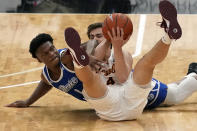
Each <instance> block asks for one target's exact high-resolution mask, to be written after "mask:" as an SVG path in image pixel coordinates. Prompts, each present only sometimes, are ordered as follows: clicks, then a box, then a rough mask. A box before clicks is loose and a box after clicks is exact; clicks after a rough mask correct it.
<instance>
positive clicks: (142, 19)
mask: <svg viewBox="0 0 197 131" xmlns="http://www.w3.org/2000/svg"><path fill="white" fill-rule="evenodd" d="M145 26H146V15H145V14H142V15H140V23H139V28H138V35H137V43H136V49H135V53H134V54H133V55H132V56H133V57H136V56H138V55H140V54H141V51H142V43H143V38H144V30H145Z"/></svg>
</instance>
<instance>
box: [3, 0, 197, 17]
mask: <svg viewBox="0 0 197 131" xmlns="http://www.w3.org/2000/svg"><path fill="white" fill-rule="evenodd" d="M159 1H160V0H0V12H10V13H13V12H14V13H94V14H95V13H99V14H100V13H113V12H119V13H131V14H155V13H159V12H158V3H159ZM170 1H171V2H172V3H173V4H174V5H175V6H176V8H177V10H178V13H181V14H196V13H197V0H170Z"/></svg>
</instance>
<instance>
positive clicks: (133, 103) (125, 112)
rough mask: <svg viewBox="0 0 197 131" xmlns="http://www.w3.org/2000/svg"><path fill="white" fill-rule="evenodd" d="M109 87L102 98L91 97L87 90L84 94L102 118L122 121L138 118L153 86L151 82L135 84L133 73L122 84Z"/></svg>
mask: <svg viewBox="0 0 197 131" xmlns="http://www.w3.org/2000/svg"><path fill="white" fill-rule="evenodd" d="M107 88H108V89H107V91H106V94H105V95H104V96H103V97H101V98H91V97H89V96H88V95H87V93H86V92H85V90H83V95H84V97H85V99H86V100H87V102H88V103H90V105H91V106H92V107H93V108H94V109H95V110H96V113H97V115H98V116H99V117H100V118H101V119H105V120H109V121H121V120H133V119H137V118H138V117H139V116H140V115H141V114H142V112H143V109H144V107H145V105H146V103H147V97H148V94H149V92H150V91H151V89H152V86H151V82H150V83H149V84H147V85H145V86H139V85H137V84H135V83H134V81H133V79H132V73H131V74H130V75H129V77H128V80H127V81H126V82H125V83H123V84H122V85H112V86H107Z"/></svg>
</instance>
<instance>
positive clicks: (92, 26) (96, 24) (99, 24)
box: [87, 22, 103, 39]
mask: <svg viewBox="0 0 197 131" xmlns="http://www.w3.org/2000/svg"><path fill="white" fill-rule="evenodd" d="M102 25H103V23H102V22H98V23H93V24H91V25H89V26H88V31H87V35H88V38H89V39H90V32H91V31H92V30H94V29H96V28H100V27H102Z"/></svg>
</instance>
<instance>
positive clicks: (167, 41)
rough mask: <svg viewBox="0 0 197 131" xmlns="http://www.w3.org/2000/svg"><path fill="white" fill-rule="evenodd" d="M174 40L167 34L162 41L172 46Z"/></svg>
mask: <svg viewBox="0 0 197 131" xmlns="http://www.w3.org/2000/svg"><path fill="white" fill-rule="evenodd" d="M172 40H173V39H170V37H169V35H168V34H167V33H165V35H164V36H163V37H162V38H161V41H162V42H163V43H164V44H167V45H169V44H171V43H172Z"/></svg>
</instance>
